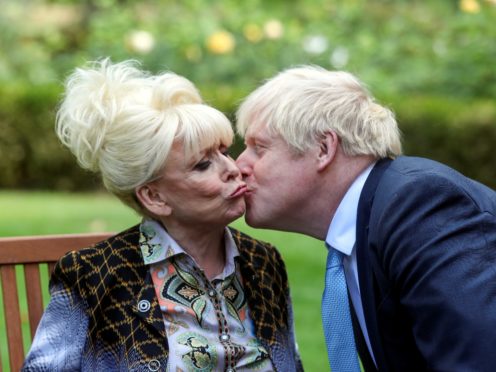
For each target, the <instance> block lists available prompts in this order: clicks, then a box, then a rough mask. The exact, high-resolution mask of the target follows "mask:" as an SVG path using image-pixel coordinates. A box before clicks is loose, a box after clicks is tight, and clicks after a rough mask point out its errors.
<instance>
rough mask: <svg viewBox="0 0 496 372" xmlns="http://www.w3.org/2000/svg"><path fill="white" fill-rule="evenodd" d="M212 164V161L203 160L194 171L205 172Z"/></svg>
mask: <svg viewBox="0 0 496 372" xmlns="http://www.w3.org/2000/svg"><path fill="white" fill-rule="evenodd" d="M210 164H212V162H211V161H210V160H202V161H200V162H199V163H197V164H196V165H195V166H194V169H195V170H197V171H204V170H207V169H208V167H210Z"/></svg>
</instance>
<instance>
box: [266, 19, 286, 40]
mask: <svg viewBox="0 0 496 372" xmlns="http://www.w3.org/2000/svg"><path fill="white" fill-rule="evenodd" d="M264 31H265V36H267V37H268V38H269V39H279V38H281V37H282V34H283V33H284V28H283V26H282V23H281V22H280V21H279V20H277V19H271V20H269V21H267V22H266V23H265V25H264Z"/></svg>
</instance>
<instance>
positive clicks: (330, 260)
mask: <svg viewBox="0 0 496 372" xmlns="http://www.w3.org/2000/svg"><path fill="white" fill-rule="evenodd" d="M343 257H344V255H343V253H341V252H340V251H338V250H336V249H334V248H332V247H330V248H329V253H328V254H327V268H330V267H336V266H341V265H342V264H343Z"/></svg>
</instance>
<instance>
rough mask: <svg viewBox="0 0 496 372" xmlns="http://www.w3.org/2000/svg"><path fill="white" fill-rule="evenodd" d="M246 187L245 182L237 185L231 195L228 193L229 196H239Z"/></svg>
mask: <svg viewBox="0 0 496 372" xmlns="http://www.w3.org/2000/svg"><path fill="white" fill-rule="evenodd" d="M247 189H248V188H247V187H246V184H242V185H239V186H238V187H237V188H236V190H234V191H233V193H232V194H231V195H229V197H230V198H237V197H239V196H242V195H243V194H244V193H245V192H246V190H247Z"/></svg>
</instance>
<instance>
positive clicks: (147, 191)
mask: <svg viewBox="0 0 496 372" xmlns="http://www.w3.org/2000/svg"><path fill="white" fill-rule="evenodd" d="M134 192H135V194H136V197H137V198H138V200H139V201H140V203H141V204H142V205H143V207H144V208H146V210H148V211H149V212H151V213H152V214H153V215H155V216H169V215H170V214H171V213H172V208H171V206H170V205H169V204H168V203H167V198H166V197H165V194H164V193H163V192H160V191H159V190H158V189H157V187H156V186H155V185H154V184H152V183H149V184H146V185H142V186H139V187H137V188H136V189H135V190H134Z"/></svg>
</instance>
